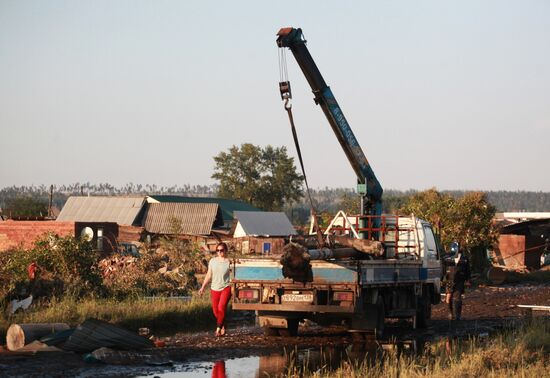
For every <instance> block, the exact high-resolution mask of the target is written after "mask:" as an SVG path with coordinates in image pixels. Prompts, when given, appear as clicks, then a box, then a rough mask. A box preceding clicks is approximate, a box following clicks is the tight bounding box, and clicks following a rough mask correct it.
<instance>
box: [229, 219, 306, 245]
mask: <svg viewBox="0 0 550 378" xmlns="http://www.w3.org/2000/svg"><path fill="white" fill-rule="evenodd" d="M234 215H235V218H236V219H237V222H236V224H235V226H234V232H233V238H234V241H235V242H234V245H235V249H236V250H238V251H241V252H242V253H262V254H278V253H280V252H282V249H283V247H284V244H285V238H286V237H288V236H290V235H296V230H295V229H294V227H293V226H292V224H291V223H290V221H289V220H288V217H287V216H286V214H285V213H281V212H263V211H235V212H234Z"/></svg>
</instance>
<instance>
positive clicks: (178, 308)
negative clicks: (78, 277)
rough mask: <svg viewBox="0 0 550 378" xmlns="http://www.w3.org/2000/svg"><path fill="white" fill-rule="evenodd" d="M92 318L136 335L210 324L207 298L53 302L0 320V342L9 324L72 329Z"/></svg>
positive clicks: (200, 328)
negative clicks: (144, 329) (61, 325)
mask: <svg viewBox="0 0 550 378" xmlns="http://www.w3.org/2000/svg"><path fill="white" fill-rule="evenodd" d="M88 318H96V319H101V320H105V321H108V322H111V323H113V324H116V325H120V326H122V327H124V328H127V329H129V330H135V331H137V330H138V328H140V327H147V328H149V329H151V332H152V333H154V334H155V335H159V334H160V335H163V334H169V333H173V332H186V331H187V332H190V331H197V330H202V329H207V328H208V327H211V326H212V324H214V317H213V315H212V310H211V306H210V298H209V297H208V296H204V297H193V298H192V300H191V301H190V302H185V303H184V302H180V301H176V300H170V299H157V300H154V301H151V300H146V299H133V300H132V299H127V300H123V301H117V300H115V299H85V300H76V299H71V298H64V299H62V300H56V299H53V300H52V301H51V302H49V303H48V304H43V305H38V306H34V305H33V306H31V308H29V309H28V310H27V311H24V312H22V311H19V312H17V313H16V314H15V315H14V316H11V317H9V318H7V317H5V316H4V315H3V316H2V317H1V318H0V340H1V341H2V343H5V336H6V331H7V329H8V327H9V325H10V324H12V323H68V324H69V325H70V326H76V325H78V324H80V323H82V322H83V321H84V320H86V319H88Z"/></svg>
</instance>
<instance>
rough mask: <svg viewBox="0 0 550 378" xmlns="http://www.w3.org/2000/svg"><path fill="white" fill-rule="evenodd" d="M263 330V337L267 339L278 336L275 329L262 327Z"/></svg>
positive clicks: (277, 331)
mask: <svg viewBox="0 0 550 378" xmlns="http://www.w3.org/2000/svg"><path fill="white" fill-rule="evenodd" d="M263 329H264V335H265V336H268V337H272V336H279V330H278V329H277V328H272V327H263Z"/></svg>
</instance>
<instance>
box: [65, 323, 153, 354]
mask: <svg viewBox="0 0 550 378" xmlns="http://www.w3.org/2000/svg"><path fill="white" fill-rule="evenodd" d="M152 346H153V342H152V341H151V340H149V339H147V338H145V337H142V336H139V335H137V334H136V333H134V332H131V331H128V330H125V329H124V328H120V327H117V326H115V325H113V324H110V323H107V322H104V321H101V320H97V319H88V320H86V321H85V322H84V323H82V324H81V325H79V326H78V327H76V329H75V330H74V332H73V334H72V335H71V336H70V337H69V338H68V339H67V341H66V342H65V344H64V345H63V349H64V350H69V351H73V352H79V353H85V352H91V351H93V350H95V349H98V348H101V347H108V348H116V349H127V350H132V349H133V350H139V349H144V348H150V347H152Z"/></svg>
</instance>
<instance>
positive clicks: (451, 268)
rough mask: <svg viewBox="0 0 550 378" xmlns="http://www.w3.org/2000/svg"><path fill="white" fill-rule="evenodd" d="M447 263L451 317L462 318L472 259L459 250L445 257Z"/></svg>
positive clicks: (446, 277)
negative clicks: (464, 295)
mask: <svg viewBox="0 0 550 378" xmlns="http://www.w3.org/2000/svg"><path fill="white" fill-rule="evenodd" d="M445 263H446V274H445V281H446V285H445V286H446V294H447V295H446V298H445V299H446V302H447V304H448V305H449V319H452V320H460V318H461V314H462V296H463V294H464V289H465V285H466V282H468V281H469V280H470V261H469V260H468V257H466V256H465V255H464V254H463V253H460V252H458V251H457V254H456V255H454V256H449V257H447V258H446V259H445Z"/></svg>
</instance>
